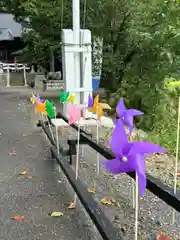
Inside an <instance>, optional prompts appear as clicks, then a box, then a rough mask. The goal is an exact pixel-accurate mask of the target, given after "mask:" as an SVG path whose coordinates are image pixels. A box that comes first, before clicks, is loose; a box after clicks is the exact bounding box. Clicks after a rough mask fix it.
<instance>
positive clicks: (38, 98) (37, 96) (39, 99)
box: [34, 94, 43, 106]
mask: <svg viewBox="0 0 180 240" xmlns="http://www.w3.org/2000/svg"><path fill="white" fill-rule="evenodd" d="M34 100H35V102H34V106H36V105H37V104H38V103H37V101H39V102H43V100H42V99H41V98H40V95H39V94H37V95H36V96H35V97H34Z"/></svg>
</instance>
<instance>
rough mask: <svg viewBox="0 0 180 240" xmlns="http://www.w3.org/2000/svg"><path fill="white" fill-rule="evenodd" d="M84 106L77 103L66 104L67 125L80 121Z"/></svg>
mask: <svg viewBox="0 0 180 240" xmlns="http://www.w3.org/2000/svg"><path fill="white" fill-rule="evenodd" d="M84 108H85V105H77V104H71V103H68V105H67V114H68V116H69V121H68V123H69V125H71V124H73V123H75V122H78V121H80V119H81V113H82V110H83V109H84Z"/></svg>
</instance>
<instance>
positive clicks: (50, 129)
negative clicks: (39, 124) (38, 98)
mask: <svg viewBox="0 0 180 240" xmlns="http://www.w3.org/2000/svg"><path fill="white" fill-rule="evenodd" d="M45 116H46V121H47V123H48V127H49V131H50V133H51V136H52V139H53V140H54V135H53V131H52V128H51V126H50V124H49V119H48V117H47V115H45Z"/></svg>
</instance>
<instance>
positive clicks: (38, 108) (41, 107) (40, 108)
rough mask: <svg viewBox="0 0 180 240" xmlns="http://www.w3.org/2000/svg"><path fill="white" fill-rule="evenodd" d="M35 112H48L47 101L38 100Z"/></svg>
mask: <svg viewBox="0 0 180 240" xmlns="http://www.w3.org/2000/svg"><path fill="white" fill-rule="evenodd" d="M35 112H36V113H38V112H39V113H42V114H46V101H44V102H43V103H42V102H40V101H38V102H37V105H36V106H35Z"/></svg>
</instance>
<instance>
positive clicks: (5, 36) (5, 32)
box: [0, 28, 14, 41]
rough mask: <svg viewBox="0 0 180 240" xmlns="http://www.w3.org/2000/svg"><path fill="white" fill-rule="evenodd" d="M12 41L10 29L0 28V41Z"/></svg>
mask: <svg viewBox="0 0 180 240" xmlns="http://www.w3.org/2000/svg"><path fill="white" fill-rule="evenodd" d="M11 40H14V36H13V34H12V33H11V30H10V29H7V28H0V41H11Z"/></svg>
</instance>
